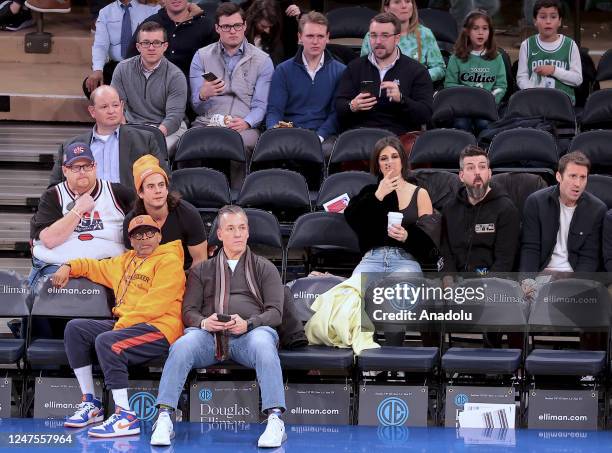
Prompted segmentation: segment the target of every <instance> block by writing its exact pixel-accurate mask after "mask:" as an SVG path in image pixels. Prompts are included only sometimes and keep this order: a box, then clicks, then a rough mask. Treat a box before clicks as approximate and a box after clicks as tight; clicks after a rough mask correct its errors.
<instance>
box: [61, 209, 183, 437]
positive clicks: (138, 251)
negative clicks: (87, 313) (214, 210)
mask: <svg viewBox="0 0 612 453" xmlns="http://www.w3.org/2000/svg"><path fill="white" fill-rule="evenodd" d="M128 234H129V236H130V241H131V243H132V247H133V248H134V250H130V251H129V252H126V253H124V254H122V255H120V256H116V257H115V258H109V259H105V260H95V259H90V258H81V259H73V260H70V261H68V262H66V263H65V264H63V265H62V266H60V268H59V269H58V270H57V272H56V273H55V274H54V275H53V277H52V279H51V281H52V283H53V285H54V286H55V287H58V288H62V287H64V286H65V285H66V284H67V283H68V280H69V278H70V277H75V278H76V277H85V278H88V279H89V280H91V281H93V282H95V283H98V284H100V285H104V286H106V287H108V288H112V290H113V292H114V295H115V306H114V307H113V310H112V311H113V315H114V319H100V320H97V319H72V320H70V321H69V322H68V324H67V325H66V330H65V331H64V347H65V349H66V355H67V356H68V362H69V363H70V367H71V368H72V369H73V370H74V374H75V376H76V378H77V380H78V382H79V386H80V388H81V392H82V394H83V398H82V402H81V403H80V404H79V405H78V406H77V408H76V411H75V413H74V414H73V415H72V416H70V417H68V418H67V419H66V421H65V422H64V426H66V427H69V428H83V427H85V426H88V425H91V424H94V423H99V422H101V421H102V420H104V409H103V405H102V401H101V397H102V395H95V394H94V382H93V375H92V354H93V353H94V352H95V354H96V356H97V358H98V362H99V363H100V367H101V368H102V372H103V374H104V383H105V385H106V387H107V388H109V389H110V390H111V392H112V394H113V401H114V402H115V412H114V413H113V414H112V415H111V416H110V417H108V418H107V419H106V421H104V423H102V424H101V425H99V426H96V427H94V428H91V429H90V430H89V435H90V436H92V437H102V438H108V437H118V436H129V435H133V434H139V433H140V421H139V420H138V418H137V416H136V413H135V412H134V411H133V410H131V408H130V403H129V400H128V394H127V387H128V366H138V365H143V364H145V363H147V362H150V361H151V360H153V359H156V358H159V357H164V356H165V355H166V354H167V353H168V350H169V348H170V345H171V344H172V343H174V342H175V341H176V340H177V339H178V338H179V337H180V336H181V335H182V333H183V323H182V321H181V305H182V301H183V293H184V291H185V273H184V272H183V247H182V246H181V242H180V241H173V242H169V243H167V244H163V245H160V242H161V231H160V227H159V225H158V223H157V222H156V221H155V220H153V218H152V217H151V216H149V215H141V216H138V217H134V218H133V219H132V221H131V222H130V224H129V226H128ZM84 302H85V303H86V302H87V301H84Z"/></svg>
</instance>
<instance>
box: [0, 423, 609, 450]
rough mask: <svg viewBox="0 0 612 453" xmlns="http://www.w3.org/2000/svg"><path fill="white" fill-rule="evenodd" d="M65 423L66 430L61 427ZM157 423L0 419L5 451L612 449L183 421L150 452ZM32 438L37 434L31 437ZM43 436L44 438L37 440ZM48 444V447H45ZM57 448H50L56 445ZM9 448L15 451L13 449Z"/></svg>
mask: <svg viewBox="0 0 612 453" xmlns="http://www.w3.org/2000/svg"><path fill="white" fill-rule="evenodd" d="M58 425H59V426H58ZM151 426H152V425H151V423H147V424H145V432H144V433H141V435H140V436H132V437H124V438H117V439H111V440H102V439H91V438H89V437H88V436H87V430H86V429H83V430H67V429H64V428H63V427H61V422H59V421H56V420H34V419H2V420H0V451H14V450H13V449H16V448H17V449H20V450H21V451H33V452H68V451H71V452H83V453H85V452H92V453H93V452H119V453H132V452H133V453H141V452H151V453H171V452H202V453H204V452H205V453H215V452H219V453H240V452H255V451H259V452H270V453H280V452H291V453H294V452H295V453H302V452H304V453H306V452H307V453H324V452H333V453H339V452H360V453H378V452H386V451H388V452H391V451H407V452H419V453H424V452H468V453H475V452H506V451H508V452H510V451H511V452H519V451H520V452H530V453H531V452H533V453H535V452H537V453H541V452H563V453H591V452H598V451H612V431H600V432H595V431H537V430H526V429H521V430H516V431H514V430H499V429H492V430H486V429H484V430H480V429H469V430H461V431H460V430H455V429H448V428H402V427H393V426H388V427H378V428H377V427H364V426H318V425H317V426H315V425H293V426H289V425H288V426H287V434H288V440H287V442H285V443H284V444H283V446H282V447H281V448H277V449H258V448H257V447H256V445H257V438H258V436H259V435H260V434H261V433H262V432H263V430H264V425H262V424H244V425H231V424H225V425H224V426H216V425H215V424H207V423H201V424H199V423H188V422H183V423H178V424H177V425H176V427H175V428H176V439H175V440H174V443H173V445H172V446H171V447H165V448H160V447H151V446H150V445H149V435H150V432H151ZM30 435H31V436H30ZM36 435H38V437H36ZM43 441H44V442H46V444H42V442H43ZM50 442H51V443H50ZM9 448H10V449H11V450H9Z"/></svg>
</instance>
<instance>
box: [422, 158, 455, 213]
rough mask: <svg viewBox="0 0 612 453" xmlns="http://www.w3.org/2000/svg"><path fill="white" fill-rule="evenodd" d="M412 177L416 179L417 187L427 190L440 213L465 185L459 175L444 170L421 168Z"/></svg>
mask: <svg viewBox="0 0 612 453" xmlns="http://www.w3.org/2000/svg"><path fill="white" fill-rule="evenodd" d="M412 175H413V176H414V177H415V178H416V184H417V186H419V187H422V188H423V189H425V190H427V193H428V194H429V198H430V199H431V204H432V205H433V207H434V209H437V210H438V211H441V210H442V208H443V207H444V205H445V204H446V203H447V202H448V201H449V200H452V199H453V198H454V196H455V194H456V193H457V191H458V190H459V188H460V187H462V185H463V184H462V183H461V181H460V180H459V176H458V175H457V173H451V172H449V171H444V170H437V169H430V168H421V169H419V170H415V171H413V172H412Z"/></svg>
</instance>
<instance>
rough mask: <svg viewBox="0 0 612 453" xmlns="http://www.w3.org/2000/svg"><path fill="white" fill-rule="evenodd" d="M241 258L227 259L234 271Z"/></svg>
mask: <svg viewBox="0 0 612 453" xmlns="http://www.w3.org/2000/svg"><path fill="white" fill-rule="evenodd" d="M238 261H239V260H227V265H228V266H229V267H230V269H231V270H232V272H234V271H235V270H236V266H237V265H238Z"/></svg>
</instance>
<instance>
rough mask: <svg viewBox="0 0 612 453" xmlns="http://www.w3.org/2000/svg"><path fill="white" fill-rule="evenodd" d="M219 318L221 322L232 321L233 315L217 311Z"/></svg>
mask: <svg viewBox="0 0 612 453" xmlns="http://www.w3.org/2000/svg"><path fill="white" fill-rule="evenodd" d="M217 320H218V321H219V322H230V321H231V320H232V317H231V316H230V315H223V314H221V313H217Z"/></svg>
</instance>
